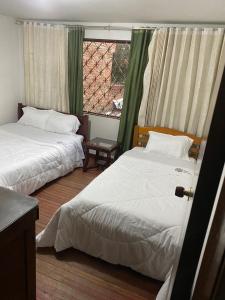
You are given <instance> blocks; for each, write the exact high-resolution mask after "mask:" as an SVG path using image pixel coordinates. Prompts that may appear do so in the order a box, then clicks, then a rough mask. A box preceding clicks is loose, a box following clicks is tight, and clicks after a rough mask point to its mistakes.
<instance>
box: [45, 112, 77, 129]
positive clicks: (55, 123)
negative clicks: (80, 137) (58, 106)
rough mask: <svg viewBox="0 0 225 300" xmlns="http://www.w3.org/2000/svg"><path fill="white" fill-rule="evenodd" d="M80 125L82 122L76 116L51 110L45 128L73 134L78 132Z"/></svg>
mask: <svg viewBox="0 0 225 300" xmlns="http://www.w3.org/2000/svg"><path fill="white" fill-rule="evenodd" d="M79 127H80V122H79V120H78V118H77V117H76V116H73V115H66V114H62V113H59V112H56V111H51V113H50V116H49V118H48V120H47V122H46V126H45V130H47V131H52V132H56V133H64V134H72V133H76V132H77V130H78V129H79Z"/></svg>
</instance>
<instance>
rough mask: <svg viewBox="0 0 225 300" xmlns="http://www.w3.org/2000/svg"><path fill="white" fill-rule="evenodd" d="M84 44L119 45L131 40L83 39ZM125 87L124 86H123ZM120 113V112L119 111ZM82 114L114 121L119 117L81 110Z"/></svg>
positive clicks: (129, 42)
mask: <svg viewBox="0 0 225 300" xmlns="http://www.w3.org/2000/svg"><path fill="white" fill-rule="evenodd" d="M84 42H99V43H102V42H105V43H120V44H129V45H130V44H131V40H119V39H99V38H96V39H95V38H84V39H83V43H84ZM124 86H125V85H124ZM121 112H122V110H121ZM83 113H84V114H87V115H93V116H99V117H103V118H110V119H116V120H120V117H121V116H119V117H117V116H111V115H105V114H101V113H95V112H87V111H85V110H83Z"/></svg>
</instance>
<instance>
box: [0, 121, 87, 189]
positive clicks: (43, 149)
mask: <svg viewBox="0 0 225 300" xmlns="http://www.w3.org/2000/svg"><path fill="white" fill-rule="evenodd" d="M82 139H83V138H82V136H79V135H65V134H56V133H51V132H47V131H44V130H41V129H38V128H34V127H31V126H24V125H20V124H17V123H10V124H5V125H2V126H0V186H4V187H6V188H9V189H12V190H15V191H18V192H21V193H23V194H27V195H28V194H31V193H32V192H34V191H35V190H37V189H38V188H40V187H41V186H43V185H44V184H46V183H47V182H49V181H51V180H54V179H56V178H58V177H60V176H63V175H65V174H66V173H68V172H70V171H72V170H73V169H74V168H75V167H79V166H82V159H83V158H84V154H83V150H82Z"/></svg>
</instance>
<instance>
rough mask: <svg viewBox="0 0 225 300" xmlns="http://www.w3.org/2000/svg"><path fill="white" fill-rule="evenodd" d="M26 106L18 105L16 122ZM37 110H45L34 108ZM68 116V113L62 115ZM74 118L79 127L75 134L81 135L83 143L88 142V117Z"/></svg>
mask: <svg viewBox="0 0 225 300" xmlns="http://www.w3.org/2000/svg"><path fill="white" fill-rule="evenodd" d="M25 106H26V105H24V104H22V103H18V110H17V115H18V120H19V119H20V118H21V117H22V115H23V110H22V108H23V107H25ZM35 108H38V109H45V108H40V107H35ZM63 114H66V115H68V113H63ZM74 116H76V117H77V118H78V119H79V121H80V124H81V125H80V127H79V129H78V131H77V134H80V135H83V137H84V141H85V142H86V141H87V140H88V115H84V116H77V115H74Z"/></svg>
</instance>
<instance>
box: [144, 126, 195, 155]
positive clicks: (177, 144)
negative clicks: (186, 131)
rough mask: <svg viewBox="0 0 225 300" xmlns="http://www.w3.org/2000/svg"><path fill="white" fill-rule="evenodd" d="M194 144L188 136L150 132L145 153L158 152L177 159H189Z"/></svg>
mask: <svg viewBox="0 0 225 300" xmlns="http://www.w3.org/2000/svg"><path fill="white" fill-rule="evenodd" d="M192 143H193V140H192V139H191V138H189V137H188V136H179V135H170V134H164V133H159V132H155V131H149V140H148V143H147V145H146V148H145V152H157V153H161V154H165V155H169V156H173V157H176V158H182V159H189V156H188V152H189V149H190V147H191V145H192Z"/></svg>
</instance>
